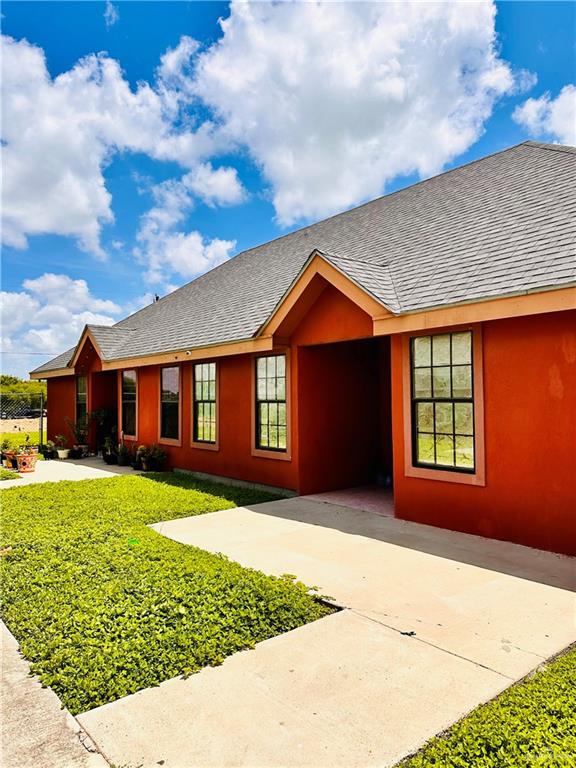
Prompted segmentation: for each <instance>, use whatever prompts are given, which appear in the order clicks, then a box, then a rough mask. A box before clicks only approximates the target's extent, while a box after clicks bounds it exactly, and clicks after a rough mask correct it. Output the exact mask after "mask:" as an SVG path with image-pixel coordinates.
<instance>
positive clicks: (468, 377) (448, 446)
mask: <svg viewBox="0 0 576 768" xmlns="http://www.w3.org/2000/svg"><path fill="white" fill-rule="evenodd" d="M410 347H411V349H410V372H411V380H412V385H411V386H412V457H413V464H414V465H415V466H420V467H438V468H441V469H447V470H452V471H456V472H474V470H475V463H476V462H475V455H474V370H473V367H474V363H473V338H472V331H458V332H455V333H439V334H433V335H430V336H417V337H415V338H413V339H411V345H410Z"/></svg>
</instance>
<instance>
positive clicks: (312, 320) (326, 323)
mask: <svg viewBox="0 0 576 768" xmlns="http://www.w3.org/2000/svg"><path fill="white" fill-rule="evenodd" d="M371 336H372V318H371V317H370V316H369V315H367V314H366V312H364V311H363V310H361V309H359V308H358V307H357V306H356V304H354V303H353V302H352V301H350V299H348V298H346V296H344V295H343V294H342V293H340V291H338V290H336V288H334V287H333V286H331V285H327V286H326V288H325V289H324V291H323V292H322V293H321V294H320V296H319V298H318V300H317V301H316V303H315V304H314V306H313V307H312V308H311V309H310V311H309V312H308V313H307V314H306V316H305V317H304V319H303V320H302V321H301V322H300V324H299V325H298V327H297V328H296V329H295V331H294V332H293V333H292V335H291V339H290V340H291V344H292V345H293V346H296V345H302V344H327V343H330V342H334V341H343V340H347V339H367V338H370V337H371Z"/></svg>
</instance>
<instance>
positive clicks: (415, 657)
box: [79, 498, 576, 768]
mask: <svg viewBox="0 0 576 768" xmlns="http://www.w3.org/2000/svg"><path fill="white" fill-rule="evenodd" d="M152 527H153V528H155V529H156V530H157V531H158V532H159V533H161V534H162V535H165V536H169V537H170V538H173V539H175V540H177V541H180V542H183V543H186V544H191V545H195V546H198V547H201V548H202V549H207V550H210V551H213V552H222V553H224V554H226V555H227V556H229V557H230V558H232V559H234V560H236V561H238V562H240V563H242V564H243V565H246V566H251V567H255V568H258V569H260V570H262V571H265V572H266V573H272V574H278V575H280V574H283V573H292V574H296V575H297V576H298V578H299V579H301V580H302V581H304V582H305V583H307V584H309V585H311V584H313V585H316V586H318V588H319V589H320V591H321V592H322V593H323V594H328V595H330V596H331V597H332V599H333V600H334V601H335V602H336V603H338V604H339V605H341V606H343V607H345V610H342V611H340V612H338V613H336V614H333V615H331V616H329V617H328V618H325V619H322V620H320V621H317V622H315V623H313V624H309V625H307V626H305V627H301V628H300V629H297V630H295V631H293V632H289V633H286V634H285V635H281V636H279V637H276V638H274V639H272V640H269V641H266V642H264V643H261V644H260V645H258V646H257V647H256V649H255V650H254V651H247V652H243V653H239V654H236V655H234V656H232V657H230V658H228V659H227V660H226V661H225V663H224V664H223V665H222V666H221V667H218V668H211V669H205V670H203V671H202V672H200V673H199V674H196V675H193V676H191V677H190V678H188V679H187V680H183V679H175V680H170V681H168V682H166V683H163V684H162V685H161V686H159V687H158V688H154V689H148V690H145V691H141V692H139V693H136V694H134V695H132V696H128V697H126V698H125V699H121V700H119V701H117V702H114V703H112V704H108V705H105V706H103V707H100V708H98V709H95V710H92V711H91V712H88V713H85V714H84V715H81V716H80V717H79V721H80V723H81V725H82V726H83V727H84V728H85V729H86V730H87V731H88V733H89V734H90V735H91V737H92V738H93V739H94V740H95V742H96V743H97V744H98V746H99V747H100V749H101V750H102V752H103V753H104V754H105V755H106V756H107V757H108V759H109V760H110V761H111V762H113V763H115V764H120V765H122V764H130V765H132V764H133V765H142V766H146V767H147V766H154V765H158V764H162V765H164V766H165V768H192V767H193V766H194V768H200V767H202V768H204V767H206V768H207V767H208V766H214V768H216V766H217V767H218V768H223V767H224V766H251V767H253V768H256V767H258V768H264V767H270V768H272V766H274V767H275V768H280V767H281V766H299V767H301V766H310V767H312V766H314V768H320V767H321V766H326V767H328V766H331V767H335V766H342V767H344V766H346V768H354V766H358V767H362V768H366V767H367V766H385V765H392V764H394V763H395V762H396V761H398V760H399V759H401V758H402V757H403V756H405V755H407V754H409V753H411V752H412V751H414V750H416V749H418V748H419V747H420V746H421V745H422V744H423V743H424V742H425V741H427V740H428V739H429V738H430V737H431V736H433V735H434V734H436V733H438V732H439V731H441V730H443V729H444V728H446V727H447V726H449V725H450V724H451V723H453V722H454V721H455V720H457V719H458V718H460V717H461V716H462V715H464V714H465V713H467V712H468V711H470V710H471V709H473V708H474V707H475V706H477V705H478V704H479V703H481V702H484V701H486V700H488V699H490V698H491V697H493V696H494V695H496V694H497V693H499V692H500V691H501V690H503V689H504V688H506V687H508V686H509V685H510V684H511V683H512V682H513V681H515V680H517V679H519V678H521V677H522V676H524V675H525V674H526V673H528V672H529V671H530V670H531V669H533V668H534V667H536V666H538V665H539V664H541V663H542V662H543V661H544V660H545V659H546V658H548V657H550V656H551V655H553V654H555V653H557V652H558V651H560V650H561V649H562V648H564V647H565V646H567V645H568V644H570V643H571V642H573V641H574V640H576V629H575V620H574V619H575V608H576V604H575V599H574V593H573V590H574V588H575V586H576V569H575V565H576V563H575V561H574V560H572V559H569V558H565V557H561V556H556V555H552V554H548V553H543V552H538V551H535V550H531V549H527V548H524V547H519V546H516V545H513V544H506V543H503V542H494V541H488V540H484V539H480V538H477V537H474V536H468V535H465V534H457V533H452V532H448V531H444V530H440V529H436V528H430V527H427V526H421V525H416V524H413V523H407V522H402V521H399V520H395V519H393V518H386V517H380V516H377V515H373V514H370V513H366V512H362V511H359V510H355V509H349V508H345V507H341V506H335V505H333V504H324V503H320V502H318V501H311V500H307V499H304V498H296V499H286V500H283V501H277V502H273V503H269V504H261V505H256V506H254V507H251V508H240V509H232V510H226V511H223V512H215V513H212V514H207V515H202V516H199V517H192V518H186V519H181V520H172V521H170V522H165V523H158V524H156V525H154V526H152ZM161 761H163V762H161Z"/></svg>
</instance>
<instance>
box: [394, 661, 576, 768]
mask: <svg viewBox="0 0 576 768" xmlns="http://www.w3.org/2000/svg"><path fill="white" fill-rule="evenodd" d="M400 765H401V766H402V768H432V767H433V766H436V767H437V768H573V767H574V766H576V648H574V647H573V648H572V649H571V650H570V651H568V652H567V653H565V654H564V655H562V656H560V657H558V658H557V659H555V660H554V661H552V662H550V664H548V665H546V666H545V667H542V668H540V669H539V670H537V671H536V672H535V674H534V675H532V676H530V677H529V678H527V679H526V680H524V681H523V682H521V683H518V684H517V685H514V686H512V687H511V688H509V689H508V690H507V691H504V693H502V694H501V695H500V696H498V697H497V698H496V699H494V700H493V701H491V702H489V703H488V704H485V705H483V706H481V707H478V709H476V710H474V711H473V712H472V713H471V714H470V715H468V717H465V718H464V719H463V720H461V721H460V722H458V723H456V725H454V726H452V728H450V730H449V731H448V732H447V733H446V734H445V735H444V736H441V737H439V738H436V739H432V741H430V742H429V743H428V744H427V745H426V746H425V747H424V749H423V750H422V751H421V752H419V753H418V754H417V755H416V756H414V757H412V758H408V759H407V760H405V761H404V762H402V763H401V764H400Z"/></svg>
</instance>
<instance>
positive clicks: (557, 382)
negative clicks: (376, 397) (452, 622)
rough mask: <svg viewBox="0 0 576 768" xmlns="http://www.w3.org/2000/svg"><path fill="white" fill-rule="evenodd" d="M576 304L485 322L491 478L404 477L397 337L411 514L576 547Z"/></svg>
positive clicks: (400, 499)
mask: <svg viewBox="0 0 576 768" xmlns="http://www.w3.org/2000/svg"><path fill="white" fill-rule="evenodd" d="M575 329H576V311H570V312H559V313H554V314H548V315H539V316H532V317H523V318H515V319H510V320H498V321H492V322H487V323H484V324H483V361H484V423H485V441H486V485H485V486H484V487H473V486H469V485H458V484H453V483H447V482H439V481H434V480H427V479H426V480H423V479H417V478H410V477H406V476H405V475H404V427H403V418H404V417H403V402H402V366H401V339H400V338H399V337H398V338H394V339H393V344H392V369H393V382H392V391H393V440H394V465H395V475H394V496H395V506H396V515H397V516H398V517H402V518H404V519H407V520H415V521H418V522H421V523H427V524H430V525H436V526H441V527H443V528H451V529H454V530H459V531H465V532H468V533H474V534H479V535H481V536H487V537H492V538H496V539H504V540H508V541H515V542H518V543H520V544H525V545H528V546H532V547H538V548H541V549H548V550H552V551H554V552H561V553H567V554H576V428H575V415H576V332H575Z"/></svg>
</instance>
